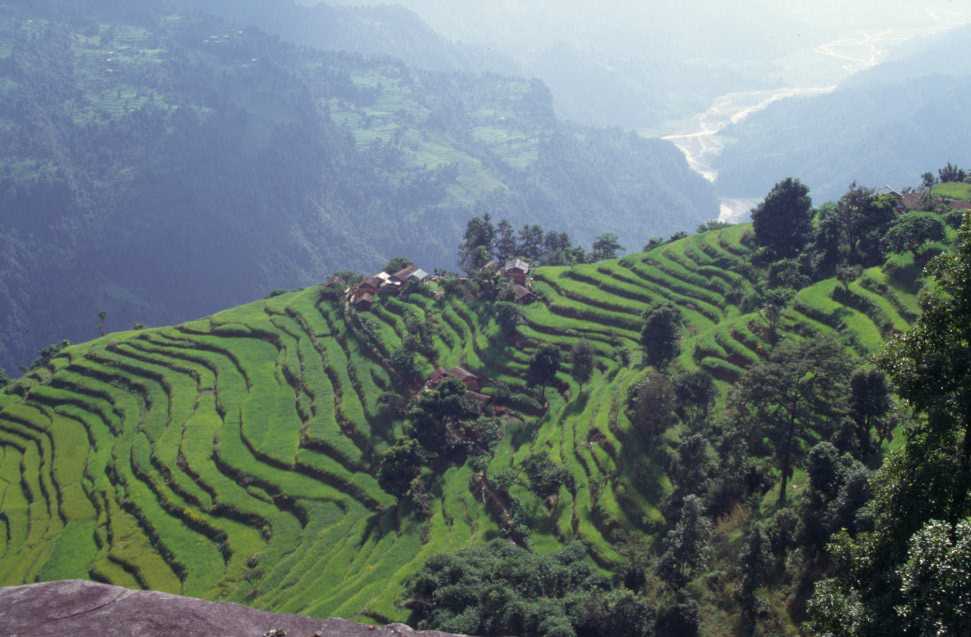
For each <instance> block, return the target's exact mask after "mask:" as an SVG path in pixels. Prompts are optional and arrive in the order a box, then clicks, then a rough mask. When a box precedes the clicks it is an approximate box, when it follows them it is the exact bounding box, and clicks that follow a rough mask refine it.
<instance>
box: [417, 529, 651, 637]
mask: <svg viewBox="0 0 971 637" xmlns="http://www.w3.org/2000/svg"><path fill="white" fill-rule="evenodd" d="M406 589H407V594H408V601H407V606H408V608H410V609H411V612H412V618H411V619H412V624H413V625H416V626H417V627H418V628H420V629H428V628H435V629H438V630H445V631H449V632H455V633H462V634H468V635H483V636H493V635H494V636H501V635H521V636H522V637H651V636H653V635H654V634H655V624H656V622H657V617H656V614H655V611H654V609H653V608H651V607H650V606H648V605H647V604H646V602H645V601H644V600H643V599H641V597H640V596H639V595H637V594H635V593H634V592H633V591H630V590H627V589H624V588H613V587H612V586H611V584H610V582H609V581H608V580H607V579H605V578H604V577H602V576H600V575H597V574H596V573H595V572H594V570H593V568H592V567H591V565H590V563H589V561H588V559H587V554H586V550H585V549H584V548H583V546H582V545H578V544H575V545H571V546H569V547H567V548H566V549H564V550H562V551H560V552H559V553H554V554H552V555H547V556H540V555H537V554H535V553H532V552H530V551H527V550H526V549H523V548H520V547H518V546H516V545H514V544H512V543H510V542H507V541H503V540H496V541H493V542H491V543H490V544H487V545H485V546H482V547H476V548H472V549H467V550H464V551H461V552H459V553H457V554H455V555H438V556H435V557H432V558H431V559H430V560H429V561H428V562H427V563H426V565H425V566H424V568H422V570H421V571H419V572H418V573H417V574H415V575H414V576H412V577H411V579H409V580H408V582H407V584H406Z"/></svg>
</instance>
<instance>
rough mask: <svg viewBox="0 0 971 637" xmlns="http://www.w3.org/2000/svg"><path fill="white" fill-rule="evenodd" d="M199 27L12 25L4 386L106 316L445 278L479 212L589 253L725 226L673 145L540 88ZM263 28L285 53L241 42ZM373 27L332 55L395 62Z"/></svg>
mask: <svg viewBox="0 0 971 637" xmlns="http://www.w3.org/2000/svg"><path fill="white" fill-rule="evenodd" d="M258 4H259V5H265V4H266V3H262V2H261V3H258ZM217 5H218V6H217ZM204 6H206V7H208V8H209V9H211V10H213V11H217V10H218V11H219V12H220V14H221V15H222V16H223V17H222V18H216V17H210V16H207V15H206V14H204V13H202V12H201V11H200V10H199V9H200V7H199V6H197V3H194V2H189V1H180V2H170V1H169V0H146V1H144V2H137V3H119V2H117V1H115V0H82V1H81V2H75V1H68V0H38V1H37V2H28V3H24V2H11V1H6V2H0V209H2V210H3V211H4V224H3V228H2V229H0V367H4V368H5V369H6V370H7V371H8V372H12V371H13V370H14V369H16V367H17V366H18V365H25V364H26V363H27V362H28V361H30V360H31V356H32V354H33V353H34V352H36V351H37V350H38V349H40V348H41V347H42V346H44V345H47V344H48V343H51V342H55V341H57V340H60V339H62V338H65V337H66V338H70V339H71V340H73V341H83V340H85V339H88V338H91V337H93V336H96V335H98V334H99V331H98V328H99V325H100V324H101V323H99V321H98V319H97V316H98V313H99V312H101V311H104V312H106V313H107V321H106V322H104V323H106V325H105V326H106V327H107V329H111V330H118V329H126V328H128V327H130V326H132V325H133V324H135V323H144V324H150V325H159V324H168V323H174V322H178V321H182V320H186V319H189V318H196V317H198V316H202V315H205V314H207V313H211V312H213V311H215V310H217V309H218V308H221V307H227V306H230V305H235V304H239V303H243V302H247V301H249V300H252V299H256V298H261V297H263V296H265V295H266V294H267V293H268V292H269V291H270V290H275V289H283V288H286V289H293V288H294V287H296V286H298V285H300V286H305V285H311V284H313V283H315V282H317V281H320V280H322V278H325V277H326V276H327V274H329V273H330V272H333V271H335V270H338V269H355V270H366V271H374V270H375V269H377V268H379V267H381V266H383V265H384V264H385V263H386V262H387V261H388V260H389V258H390V257H392V256H395V255H400V254H407V255H408V256H409V258H411V259H413V260H415V261H416V262H417V263H418V264H419V265H421V266H422V267H423V268H425V269H426V270H427V271H429V272H431V271H432V270H433V269H434V268H436V267H450V268H451V267H454V265H455V245H456V244H457V243H458V240H459V237H460V236H461V232H462V229H463V227H464V225H465V223H466V221H467V220H468V219H469V218H470V217H471V216H472V215H473V214H480V213H481V212H482V211H483V210H501V211H502V213H503V214H505V215H506V216H507V217H508V218H509V219H511V220H512V221H514V222H515V223H517V224H524V223H526V222H527V221H529V222H530V223H541V224H543V225H551V226H552V225H555V226H556V227H558V228H562V229H563V230H565V231H567V232H569V233H570V234H571V235H572V236H573V237H574V238H575V240H577V241H581V242H583V244H584V245H589V244H590V243H591V242H592V241H593V240H594V239H595V238H596V237H598V236H599V235H601V234H602V233H604V232H606V231H614V232H617V233H620V232H621V231H622V230H623V231H624V234H623V236H625V237H629V241H630V242H631V243H637V242H640V241H641V240H643V239H644V238H646V237H647V236H650V235H651V234H657V233H668V232H672V231H674V230H678V229H683V228H689V227H693V226H694V225H696V224H697V223H698V222H700V221H703V220H705V219H706V218H709V217H710V216H712V215H713V214H714V212H715V210H716V209H717V204H716V201H715V199H714V197H713V195H712V190H711V188H710V186H709V185H708V184H707V183H706V182H704V180H703V179H702V178H701V177H699V176H697V175H695V174H694V173H692V172H691V170H690V169H689V168H688V166H687V163H686V162H685V161H684V158H683V157H682V156H681V155H680V153H679V152H678V150H677V149H676V148H675V147H674V146H673V145H671V144H669V143H667V142H662V141H651V140H644V139H641V138H639V137H638V136H636V135H634V134H626V133H622V132H620V131H607V130H594V129H588V128H581V127H576V126H573V125H568V124H566V123H564V122H562V121H560V120H558V119H557V118H556V116H555V114H554V110H553V104H552V99H551V97H550V94H549V91H548V90H547V89H546V87H544V86H543V85H542V84H540V83H539V82H535V81H530V80H526V79H521V78H516V77H504V76H498V75H493V74H464V73H457V72H448V73H446V72H433V71H425V70H416V69H414V68H412V67H409V66H406V65H405V64H404V63H402V62H399V61H396V60H395V59H392V58H388V57H381V56H378V57H363V56H361V55H357V54H351V53H339V52H333V51H326V50H323V49H322V48H318V49H311V48H299V47H297V46H295V45H293V44H292V42H293V41H299V42H301V43H307V38H309V35H310V30H311V29H312V24H313V23H314V21H315V20H317V18H316V17H314V18H308V20H307V21H305V22H301V21H300V20H299V19H292V16H291V18H286V19H287V20H290V22H289V23H288V24H289V26H287V25H282V24H278V23H275V22H274V20H275V19H277V18H278V19H279V20H284V18H285V15H291V14H290V13H287V12H285V11H282V10H281V11H280V12H273V11H267V10H266V8H265V6H264V7H262V8H261V7H259V6H254V3H252V2H245V3H242V2H240V3H237V2H232V3H230V2H221V1H219V0H212V1H210V2H206V3H204ZM180 7H181V9H180ZM256 10H259V11H260V12H262V13H261V15H263V14H266V15H267V28H270V29H272V30H275V31H276V32H277V33H278V34H281V35H282V36H283V39H281V38H279V37H275V36H271V35H268V34H267V33H265V32H262V31H259V30H257V29H255V28H249V27H244V26H243V25H244V24H248V23H249V22H250V19H249V18H248V17H247V12H249V11H256ZM308 11H310V10H308ZM362 12H363V13H362V14H361V15H363V16H364V17H363V18H361V19H360V20H356V21H355V22H354V24H355V25H357V26H348V27H346V28H344V29H343V30H342V29H341V28H340V27H339V25H337V26H334V25H332V26H334V28H336V29H337V30H338V31H341V30H342V33H341V37H332V38H330V40H329V45H330V46H331V47H340V46H343V44H342V43H344V42H346V40H347V39H353V37H355V34H361V36H362V37H365V38H366V39H368V41H369V42H370V43H371V44H372V46H371V47H370V48H371V50H370V52H371V53H376V52H377V51H375V49H377V48H380V47H381V44H380V43H381V42H388V44H387V51H385V52H386V53H395V52H398V53H401V54H402V55H404V53H403V52H402V51H401V50H400V49H402V47H401V46H398V44H400V43H401V42H402V41H403V40H396V39H395V38H393V37H392V38H389V37H386V36H385V35H382V36H381V37H373V36H370V37H368V36H367V29H366V26H367V24H368V23H369V21H370V18H368V17H367V16H366V13H367V12H364V11H363V10H362ZM327 13H328V12H327V10H326V8H324V9H319V10H318V11H317V13H314V14H313V15H314V16H318V15H324V14H327ZM336 13H340V11H337V12H336ZM351 13H353V12H351ZM374 13H376V14H380V13H381V12H380V11H378V10H375V11H374ZM335 15H336V14H335ZM361 15H359V16H358V17H361ZM274 16H276V17H274ZM345 17H346V16H345ZM237 19H238V20H239V22H237ZM343 19H344V18H340V19H338V18H337V17H335V18H334V20H337V21H338V22H339V21H340V20H343ZM375 19H376V20H378V22H377V23H376V24H380V20H379V18H375ZM327 20H329V18H326V17H325V19H324V21H325V22H326V21H327ZM374 24H375V23H372V28H373V29H375V30H377V31H380V32H382V33H384V32H383V31H382V30H381V29H380V28H376V27H374V26H373V25H374ZM390 24H392V25H394V24H396V22H395V21H393V20H392V21H391V22H390ZM362 25H364V26H362ZM300 27H304V28H306V29H307V31H305V32H298V31H299V28H300ZM389 28H396V27H389ZM361 29H364V31H363V32H362V31H361ZM317 35H318V36H320V37H321V39H320V40H317V41H315V42H313V44H315V45H316V46H318V47H324V46H325V45H327V44H328V42H327V41H326V37H325V35H326V33H325V32H321V33H318V34H317ZM304 36H307V37H304ZM411 42H412V44H413V47H412V48H420V47H421V38H420V37H417V38H415V39H413V40H411ZM441 44H442V43H441V42H433V41H432V39H428V41H427V46H428V47H429V49H428V52H429V55H430V56H434V55H435V54H434V53H433V52H432V51H433V50H437V49H438V48H439V47H440V45H441ZM358 48H359V49H361V48H367V47H358ZM406 57H409V58H414V57H417V56H411V55H407V56H406ZM631 229H638V231H637V232H633V233H632V232H631ZM638 234H640V235H641V236H637V235H638ZM156 282H162V283H161V284H156Z"/></svg>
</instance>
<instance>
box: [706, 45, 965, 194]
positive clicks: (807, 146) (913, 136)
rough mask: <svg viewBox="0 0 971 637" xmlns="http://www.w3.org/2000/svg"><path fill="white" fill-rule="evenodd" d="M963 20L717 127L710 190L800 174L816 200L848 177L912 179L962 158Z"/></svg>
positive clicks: (740, 188)
mask: <svg viewBox="0 0 971 637" xmlns="http://www.w3.org/2000/svg"><path fill="white" fill-rule="evenodd" d="M969 47H971V29H969V28H964V29H960V30H956V31H953V32H951V33H948V34H945V35H943V36H939V37H936V38H933V39H931V40H929V41H925V42H920V43H915V44H914V45H912V46H910V47H908V48H907V49H906V50H905V51H903V52H902V53H901V54H900V55H898V56H897V57H895V58H894V59H892V60H891V61H889V62H887V63H885V64H882V65H880V66H878V67H875V68H874V69H872V70H870V71H867V72H864V73H861V74H859V75H857V76H855V77H853V78H851V79H850V80H849V81H847V82H846V83H844V84H843V85H842V86H841V87H840V88H839V89H838V90H836V91H835V92H834V93H832V94H828V95H823V96H819V97H812V98H803V99H793V100H785V101H782V102H778V103H776V104H774V105H772V106H771V107H769V108H768V109H766V110H765V111H763V112H761V113H758V114H756V115H753V116H752V117H750V118H749V119H747V120H745V121H744V122H742V123H741V124H739V125H737V126H735V127H733V128H731V129H729V130H728V131H726V136H727V137H729V138H730V141H729V144H728V146H727V148H726V149H725V151H724V153H723V154H722V155H721V157H720V158H719V160H718V162H717V168H718V169H719V179H718V183H717V185H716V187H717V189H718V191H719V192H720V193H722V194H724V195H726V196H735V197H749V196H758V195H761V194H764V193H765V192H767V191H768V190H769V188H770V187H771V186H772V184H774V183H775V182H777V181H778V180H779V179H781V178H784V177H787V176H790V175H801V176H802V178H803V179H804V181H806V183H808V184H809V185H810V186H811V187H812V189H813V192H814V196H815V198H816V199H817V200H827V199H833V198H836V197H838V196H839V195H840V194H841V193H842V192H844V191H845V189H846V186H847V184H848V183H849V181H851V180H856V181H858V182H861V183H867V184H875V185H883V184H885V183H889V184H890V185H894V186H899V185H907V184H911V183H913V182H914V181H915V180H916V179H917V178H918V177H919V175H920V174H921V173H923V172H924V171H926V170H927V169H928V168H931V167H933V166H936V165H937V164H939V163H941V161H942V159H945V160H950V161H953V162H956V163H958V164H962V165H968V164H971V126H969V123H971V63H969V61H968V58H967V55H966V51H967V50H968V49H969Z"/></svg>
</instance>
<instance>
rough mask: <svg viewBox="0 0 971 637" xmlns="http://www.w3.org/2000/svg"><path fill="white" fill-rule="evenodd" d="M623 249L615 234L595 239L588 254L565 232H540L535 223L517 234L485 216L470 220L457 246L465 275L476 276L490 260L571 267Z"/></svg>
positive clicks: (605, 257)
mask: <svg viewBox="0 0 971 637" xmlns="http://www.w3.org/2000/svg"><path fill="white" fill-rule="evenodd" d="M622 250H623V248H622V247H621V245H620V242H619V240H618V238H617V235H615V234H611V233H607V234H603V235H600V236H599V237H597V238H596V239H595V240H594V242H593V245H592V246H591V250H590V252H586V251H584V249H583V247H582V246H578V245H575V244H574V243H573V241H572V240H571V239H570V236H569V235H568V234H567V233H565V232H556V231H552V230H549V231H544V230H543V228H542V227H541V226H539V225H536V224H531V225H529V224H528V225H524V226H523V227H522V228H520V229H519V231H518V232H517V231H516V230H515V229H514V228H513V226H512V224H510V223H509V222H508V221H506V220H505V219H503V220H501V221H499V222H498V223H493V220H492V217H491V215H489V214H488V213H487V214H485V215H483V216H481V217H473V218H472V219H470V220H469V222H468V224H467V225H466V228H465V234H464V235H463V238H462V243H461V245H460V246H459V264H460V265H461V266H462V269H463V270H464V271H465V272H467V273H468V274H474V273H477V272H478V271H479V270H481V269H482V268H483V267H484V266H485V265H486V264H487V263H489V262H490V261H493V260H494V261H496V262H498V263H500V264H501V263H505V262H506V261H509V260H510V259H514V258H522V259H526V260H527V261H529V262H530V263H532V264H535V265H571V264H576V263H591V262H594V261H601V260H604V259H613V258H615V257H616V256H617V255H618V254H619V253H620V252H621V251H622Z"/></svg>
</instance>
